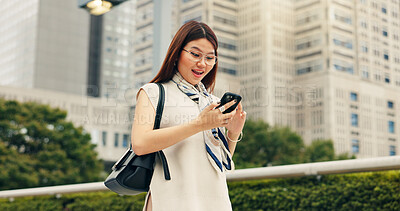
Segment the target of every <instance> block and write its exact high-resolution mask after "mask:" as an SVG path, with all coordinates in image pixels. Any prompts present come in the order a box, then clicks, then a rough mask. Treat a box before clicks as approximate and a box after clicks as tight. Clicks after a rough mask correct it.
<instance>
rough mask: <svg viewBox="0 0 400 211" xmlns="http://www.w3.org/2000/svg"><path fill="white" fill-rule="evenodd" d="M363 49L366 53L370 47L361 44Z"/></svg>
mask: <svg viewBox="0 0 400 211" xmlns="http://www.w3.org/2000/svg"><path fill="white" fill-rule="evenodd" d="M361 51H362V52H364V53H368V47H367V46H365V45H362V46H361Z"/></svg>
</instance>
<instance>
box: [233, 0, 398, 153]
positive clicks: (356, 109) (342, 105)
mask: <svg viewBox="0 0 400 211" xmlns="http://www.w3.org/2000/svg"><path fill="white" fill-rule="evenodd" d="M239 8H240V10H239V30H240V32H239V33H240V38H239V52H240V54H239V57H240V59H239V61H240V62H239V64H240V65H239V76H240V78H241V86H242V90H243V92H242V93H243V95H244V96H245V100H244V106H245V108H246V110H247V111H248V113H249V117H250V118H261V119H263V120H265V121H267V122H268V123H270V124H272V125H285V126H289V127H291V128H294V129H295V130H296V131H297V132H298V133H299V134H300V135H301V136H302V137H303V138H304V140H305V141H306V143H307V144H310V143H311V142H312V141H313V140H317V139H332V140H333V141H334V147H335V151H336V153H345V152H347V153H350V154H355V155H356V156H357V157H358V158H362V157H376V156H388V155H396V154H398V151H399V147H400V141H399V139H400V136H399V130H400V127H399V121H400V117H399V116H398V115H399V114H398V113H399V106H398V104H399V103H400V102H399V99H400V94H399V93H400V81H399V80H400V66H399V65H400V59H399V55H400V51H399V43H400V42H399V32H400V27H399V24H400V23H399V21H400V19H399V8H400V3H399V1H398V0H393V1H378V0H370V1H367V0H352V1H341V0H332V1H331V0H297V1H278V0H272V1H261V0H246V1H239Z"/></svg>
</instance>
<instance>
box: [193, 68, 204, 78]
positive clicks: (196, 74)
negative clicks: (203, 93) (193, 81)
mask: <svg viewBox="0 0 400 211" xmlns="http://www.w3.org/2000/svg"><path fill="white" fill-rule="evenodd" d="M192 72H193V74H194V75H195V76H197V77H200V76H202V75H203V74H204V71H196V70H192Z"/></svg>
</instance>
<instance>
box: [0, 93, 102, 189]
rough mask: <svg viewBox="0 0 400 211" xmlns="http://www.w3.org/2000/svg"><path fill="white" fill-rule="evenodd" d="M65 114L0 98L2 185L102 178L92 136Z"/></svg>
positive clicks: (84, 180) (35, 184)
mask: <svg viewBox="0 0 400 211" xmlns="http://www.w3.org/2000/svg"><path fill="white" fill-rule="evenodd" d="M66 115H67V113H66V112H65V111H62V110H60V109H58V108H56V109H54V108H50V107H49V106H46V105H40V104H37V103H33V102H29V103H19V102H17V101H6V100H3V99H0V161H1V163H0V168H1V169H2V171H1V173H0V188H1V189H12V188H25V187H35V186H48V185H60V184H71V183H79V182H92V181H98V180H99V179H100V172H101V171H102V169H103V168H102V163H101V161H100V160H98V159H97V153H96V152H95V151H94V148H95V145H93V144H91V143H90V135H89V134H86V133H85V131H84V130H83V128H82V127H74V125H73V124H72V123H71V122H68V121H66V119H65V118H66ZM16 175H18V176H16Z"/></svg>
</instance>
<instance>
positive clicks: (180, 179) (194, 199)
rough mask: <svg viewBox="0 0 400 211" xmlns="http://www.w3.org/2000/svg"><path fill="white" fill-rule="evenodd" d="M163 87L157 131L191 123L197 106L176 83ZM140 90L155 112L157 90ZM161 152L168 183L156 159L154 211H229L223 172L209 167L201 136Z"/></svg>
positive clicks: (152, 190)
mask: <svg viewBox="0 0 400 211" xmlns="http://www.w3.org/2000/svg"><path fill="white" fill-rule="evenodd" d="M163 85H164V88H165V104H164V112H163V115H162V119H161V125H160V128H166V127H172V126H176V125H181V124H184V123H187V122H190V121H191V120H194V119H195V118H196V117H197V116H198V115H199V114H200V108H199V107H198V104H196V103H195V102H193V101H192V100H191V99H190V98H189V97H188V96H186V94H184V93H183V92H182V91H180V90H179V89H178V87H177V85H176V84H175V83H173V82H172V81H169V82H167V83H164V84H163ZM141 89H143V90H144V91H145V92H146V94H147V96H148V97H149V99H150V102H151V104H152V106H153V107H154V110H156V108H157V103H158V95H159V88H158V86H157V85H156V84H146V85H144V86H143V87H142V88H141ZM213 97H214V96H213ZM214 98H215V99H216V97H214ZM200 100H201V99H200ZM203 100H204V99H203ZM149 106H150V105H149ZM133 141H135V140H133ZM163 152H164V154H165V156H166V158H167V161H168V166H169V170H170V174H171V180H165V178H164V171H163V167H162V164H161V162H160V160H159V159H158V158H157V159H156V165H155V169H154V174H153V178H152V181H151V184H150V193H151V199H152V207H153V210H154V211H159V210H171V211H180V210H182V211H183V210H184V211H187V210H191V211H196V210H199V211H204V210H207V211H212V210H218V211H225V210H232V207H231V202H230V200H229V195H228V187H227V183H226V176H225V172H217V171H216V170H215V168H214V167H213V166H212V165H211V164H210V161H209V160H208V158H207V152H206V147H205V144H204V136H203V132H199V133H197V134H194V135H193V136H190V137H189V138H187V139H185V140H182V141H180V142H178V143H177V144H175V145H172V146H170V147H168V148H166V149H164V150H163ZM146 203H147V197H146ZM144 207H146V204H145V206H144Z"/></svg>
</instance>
